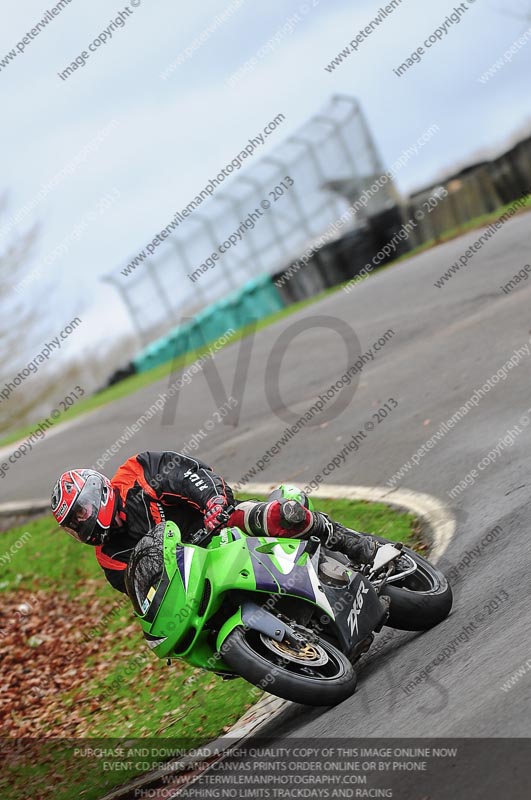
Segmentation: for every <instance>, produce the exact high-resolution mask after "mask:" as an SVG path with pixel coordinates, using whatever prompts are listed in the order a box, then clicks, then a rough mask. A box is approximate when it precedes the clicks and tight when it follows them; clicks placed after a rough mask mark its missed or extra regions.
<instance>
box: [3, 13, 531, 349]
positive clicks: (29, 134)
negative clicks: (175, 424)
mask: <svg viewBox="0 0 531 800" xmlns="http://www.w3.org/2000/svg"><path fill="white" fill-rule="evenodd" d="M133 2H138V5H136V6H135V7H133V5H131V6H129V9H130V13H129V15H128V16H127V18H126V19H125V25H124V26H123V27H122V28H118V27H117V28H116V30H114V32H113V35H112V39H110V41H108V42H107V43H106V45H105V46H103V47H100V48H99V49H98V51H97V52H95V53H91V54H90V57H89V59H88V61H87V63H86V65H85V66H84V67H83V68H81V67H80V68H79V69H77V70H76V71H75V72H74V73H73V74H72V75H71V76H70V77H69V78H68V80H66V81H63V80H61V79H60V78H59V77H58V74H57V73H58V72H60V71H62V70H64V69H65V68H66V67H67V66H68V65H69V64H70V63H71V62H72V61H73V60H74V59H75V58H76V57H77V56H78V55H79V53H80V52H82V51H83V50H88V44H89V43H90V42H91V41H93V40H94V39H95V37H96V36H98V35H99V34H100V33H101V32H102V31H104V30H105V29H106V28H108V26H109V25H110V23H111V21H112V20H113V19H115V18H116V16H117V14H118V12H120V11H121V10H123V9H124V8H125V5H123V4H122V5H121V4H120V3H119V2H117V3H114V2H109V0H71V2H70V4H69V5H68V6H67V7H66V8H64V9H63V10H62V11H61V13H60V15H58V16H56V17H55V18H54V19H53V21H52V22H51V23H50V24H49V25H48V26H46V28H45V29H44V30H43V31H42V32H41V33H40V34H39V35H38V36H37V37H36V38H34V39H33V40H32V41H29V40H28V41H29V44H27V45H26V47H25V49H24V52H23V53H19V54H18V55H17V57H16V58H15V59H13V60H11V61H10V62H9V63H7V65H6V66H3V67H2V68H1V70H0V92H1V93H2V126H1V129H0V137H1V145H2V146H1V152H2V155H3V159H2V171H1V179H0V190H5V191H7V192H8V193H9V200H10V204H9V207H8V209H7V211H6V213H5V215H4V217H3V218H0V231H1V230H2V225H4V226H5V224H6V219H7V220H9V218H10V217H11V215H13V214H15V213H16V212H17V210H18V209H20V208H21V207H22V206H24V205H25V204H27V203H28V202H31V201H32V198H34V197H35V196H36V195H37V194H38V192H39V190H40V189H41V187H42V185H43V184H46V183H49V182H50V181H51V180H52V179H53V177H54V175H57V174H58V173H60V171H61V170H62V169H63V168H64V167H65V165H66V164H67V163H68V162H69V161H71V160H72V159H73V158H75V157H76V155H77V154H79V153H80V151H82V149H83V147H85V146H86V145H87V144H89V143H90V142H93V141H94V139H95V137H97V136H98V135H99V134H100V133H101V131H102V130H106V129H107V130H108V128H107V126H109V124H112V125H113V127H112V129H111V130H110V132H109V131H108V133H107V135H106V136H105V137H104V139H103V141H102V142H101V143H100V145H99V147H98V149H97V152H95V153H94V154H92V155H91V156H89V157H88V158H87V159H86V160H85V161H84V162H83V163H82V164H80V165H79V167H78V168H77V170H76V171H75V174H74V175H72V176H70V177H66V178H65V179H64V180H62V181H61V182H59V184H58V185H57V187H56V188H55V189H54V190H53V191H50V192H49V193H48V195H47V197H46V198H45V199H44V200H42V201H41V202H40V203H39V204H38V205H37V207H36V208H35V210H34V212H33V219H34V220H35V221H38V222H39V223H40V224H41V235H40V238H39V241H38V245H37V247H36V249H35V254H34V262H33V268H34V269H36V270H42V272H40V273H39V272H38V273H37V275H36V277H35V280H34V281H33V282H32V284H31V286H30V287H29V288H28V291H31V292H37V293H38V294H39V296H40V297H41V298H43V299H44V297H45V299H46V302H45V303H43V308H42V310H43V313H42V338H43V339H44V338H46V336H47V335H49V336H54V335H56V334H57V332H58V329H60V328H61V323H62V322H63V321H64V322H65V323H66V322H67V321H68V320H69V319H71V318H72V316H74V315H75V314H77V313H81V315H82V316H83V317H84V319H86V320H93V321H96V324H93V322H91V323H90V324H89V325H87V324H85V325H83V326H82V328H81V329H80V330H79V332H78V333H76V335H75V336H72V337H71V338H70V340H69V343H68V347H65V353H66V354H67V355H68V353H72V352H74V351H79V350H80V348H83V347H86V346H87V344H89V343H90V342H92V343H94V341H98V340H101V338H102V337H104V336H107V335H109V331H110V330H111V329H110V327H109V326H108V325H107V324H105V325H104V323H103V315H105V316H108V315H111V316H112V317H113V318H114V319H115V325H114V326H113V330H114V331H115V332H119V331H124V330H128V322H127V316H126V314H125V312H124V310H123V306H122V304H121V301H120V300H119V298H118V295H117V294H116V292H115V291H114V290H112V289H111V288H110V287H105V286H104V285H102V284H101V281H100V280H99V277H100V276H101V275H102V274H104V273H106V272H108V271H109V270H111V269H114V268H116V267H119V266H123V264H124V262H125V263H127V261H128V260H129V259H130V257H131V256H132V255H134V254H135V253H136V252H137V251H138V250H139V249H141V248H142V247H143V246H144V245H145V243H146V242H147V241H149V240H150V239H151V238H152V236H153V235H154V234H155V233H156V232H157V231H159V230H160V229H161V228H162V227H164V226H165V225H166V224H167V223H168V221H169V220H170V219H171V218H172V217H173V215H174V213H175V211H176V210H177V209H178V208H180V207H182V206H183V205H186V204H187V203H188V202H189V200H190V199H191V197H193V196H194V195H195V193H196V191H197V190H199V189H200V188H201V187H202V186H203V185H204V184H205V183H206V181H207V180H208V178H209V177H210V176H211V175H212V174H213V173H214V174H215V173H216V172H218V170H219V169H220V168H221V166H223V165H224V164H226V163H227V162H228V161H230V160H231V159H232V158H233V157H234V155H235V154H236V152H238V150H239V149H240V145H241V144H242V143H245V142H246V141H247V139H248V138H249V137H252V136H254V135H256V133H257V132H258V131H259V130H261V129H262V128H263V126H264V125H265V124H266V123H267V122H268V121H269V120H270V119H272V118H273V117H274V116H275V115H276V114H278V113H279V112H282V113H284V114H285V115H286V122H285V123H284V125H283V126H282V130H281V132H279V133H278V134H277V135H275V136H272V137H271V138H270V139H269V140H268V142H267V144H266V147H264V150H263V151H262V152H264V153H265V151H266V149H268V148H270V147H274V146H275V145H276V144H278V143H279V142H280V141H281V139H282V138H283V137H284V136H287V135H289V134H290V133H291V132H292V131H294V130H295V129H296V128H298V127H299V126H300V125H301V124H302V123H304V122H305V121H306V120H307V119H308V118H309V117H310V116H311V115H312V114H314V113H316V112H317V111H319V109H320V108H322V107H323V105H325V104H326V102H327V101H328V99H329V98H330V96H331V95H332V94H334V93H346V94H350V95H353V96H355V97H357V98H358V99H359V100H360V102H361V104H362V106H363V109H364V112H365V114H366V117H367V119H368V121H369V124H370V126H371V128H372V131H373V134H374V136H375V139H376V142H377V144H378V147H379V149H380V152H381V154H382V156H383V158H384V162H386V163H391V162H392V161H393V160H394V159H395V158H397V157H398V156H399V155H400V153H401V151H402V150H403V149H405V148H407V147H409V146H410V145H411V144H412V143H414V142H415V140H416V139H417V137H418V136H419V135H420V134H421V133H422V132H423V131H425V130H426V129H427V128H428V127H430V126H431V125H433V124H436V125H438V126H439V128H440V131H439V133H438V134H437V136H436V137H434V139H433V140H432V141H431V142H430V144H429V146H427V147H426V148H424V149H423V150H422V152H421V153H420V154H419V156H418V157H417V158H415V159H413V160H412V161H411V162H410V163H409V164H408V165H407V167H406V168H404V170H403V171H402V172H401V173H400V175H399V180H398V183H399V188H400V189H401V190H402V191H407V190H408V189H411V188H413V187H415V186H418V185H420V184H424V183H427V182H429V181H430V180H431V179H432V178H434V177H435V176H436V175H437V174H438V173H440V171H441V170H443V169H444V168H447V167H451V166H452V165H453V164H455V163H456V162H460V163H463V162H464V161H466V160H467V158H468V157H469V156H471V154H474V153H476V152H477V151H478V150H480V149H481V148H485V147H487V148H488V147H493V146H496V145H499V144H503V142H504V141H506V140H507V139H508V137H510V136H511V134H512V133H513V132H514V131H515V130H516V129H518V128H522V127H523V126H524V125H525V124H526V123H529V121H530V119H531V108H530V96H529V75H530V72H531V69H530V68H531V39H530V44H529V45H527V46H526V47H523V48H522V49H521V50H520V51H519V52H518V53H517V54H516V55H515V57H514V60H513V61H512V63H509V64H506V65H505V66H504V67H503V69H502V70H500V72H499V73H498V74H497V75H496V76H495V77H493V78H492V79H491V80H490V81H488V82H487V83H486V84H482V83H480V82H479V80H478V78H479V76H480V75H482V73H483V72H484V71H485V70H486V69H488V67H489V66H491V65H492V64H493V63H494V62H495V61H496V59H498V58H500V57H503V54H504V52H505V51H506V50H507V48H509V47H510V46H511V44H512V43H513V42H514V41H515V40H516V39H517V38H518V37H519V36H520V35H521V34H522V33H523V32H525V31H526V30H527V29H528V28H529V27H530V26H531V21H528V22H525V20H524V19H521V18H518V17H514V16H511V15H509V13H508V10H509V9H515V10H524V9H525V8H527V7H528V6H529V5H530V4H529V3H526V2H518V0H515V2H513V3H512V2H510V0H477V2H472V0H469V2H468V3H463V4H462V5H463V6H467V9H466V13H464V14H463V16H462V20H461V22H460V23H459V24H453V25H452V26H451V27H449V28H448V32H447V34H446V35H445V36H444V38H443V39H442V41H440V42H438V43H437V45H436V46H435V47H433V48H431V49H430V50H428V51H426V53H425V55H424V56H423V58H422V61H421V62H420V63H418V64H415V65H414V66H413V67H411V68H410V69H408V71H407V72H406V74H404V75H403V76H402V77H400V78H399V77H397V76H396V75H395V74H394V73H393V68H396V67H398V65H400V64H401V63H402V62H404V61H405V60H406V59H407V57H408V56H409V55H410V54H411V52H412V51H414V50H416V49H417V48H418V47H419V45H421V44H422V42H423V41H424V40H425V39H426V37H428V36H429V35H430V34H432V33H433V31H434V30H435V29H436V28H437V27H438V26H440V25H441V24H442V23H443V22H444V20H445V18H446V17H447V15H448V14H450V13H451V12H452V11H453V10H454V8H455V7H456V6H459V3H454V2H448V0H430V2H426V0H403V2H402V3H401V4H400V6H399V7H398V8H397V9H396V10H395V11H394V12H393V13H392V14H390V15H389V16H388V17H387V18H386V19H385V20H384V21H383V22H382V24H381V25H380V26H379V28H378V29H377V30H375V31H374V33H372V35H371V36H370V37H369V38H367V39H366V40H365V41H363V42H362V43H361V44H360V46H359V48H358V52H357V53H355V54H352V55H351V56H350V57H349V58H348V59H346V60H345V61H344V63H343V64H341V65H340V66H338V67H337V68H336V70H335V71H333V72H332V73H329V72H327V71H326V70H325V69H324V67H325V65H326V64H327V63H329V62H330V61H331V60H332V59H333V58H334V57H335V56H336V55H337V54H338V52H340V51H341V50H342V49H343V48H344V47H345V46H346V45H347V44H348V42H349V41H350V40H351V39H353V38H354V37H355V36H356V34H357V33H358V32H359V30H360V29H362V28H363V27H365V26H366V25H367V24H368V23H369V22H370V20H371V19H372V18H373V17H374V15H375V14H377V13H378V10H379V8H380V7H381V3H380V2H375V1H369V0H367V1H366V2H363V0H360V1H359V2H356V3H353V2H352V0H295V1H292V0H282V1H280V0H269V2H268V3H258V2H256V0H255V1H254V2H252V0H241V2H239V0H233V9H234V11H233V13H232V14H231V15H230V17H228V18H227V20H226V21H225V22H224V24H222V25H220V26H219V27H218V29H217V30H216V31H215V32H214V33H212V34H211V35H210V36H209V37H208V38H207V40H206V41H205V42H204V43H203V45H202V46H201V47H200V48H199V49H198V50H197V51H196V52H195V53H194V54H193V56H192V57H191V58H189V59H187V60H186V61H185V62H184V63H183V64H181V65H179V66H177V68H176V69H175V70H174V71H173V72H172V73H171V75H169V77H167V79H166V80H163V79H162V78H161V74H162V73H163V72H164V71H165V70H167V69H168V67H169V66H170V65H171V64H172V63H175V61H176V59H177V57H178V55H179V53H181V52H182V51H183V50H184V49H185V48H186V47H187V46H188V45H189V43H190V42H191V41H192V40H193V39H194V38H195V37H196V36H198V35H199V34H201V32H202V31H205V30H206V29H207V28H208V26H209V25H210V24H211V23H212V21H213V19H214V18H215V17H216V15H217V14H218V15H219V14H223V13H225V12H226V11H227V9H228V7H229V6H230V5H231V2H230V0H201V2H200V3H186V2H176V0H157V2H155V1H154V0H141V2H140V1H139V0H133ZM53 7H54V0H50V2H49V4H46V3H45V2H44V0H24V2H23V3H21V2H20V0H3V2H2V9H1V14H2V24H1V25H0V61H1V59H2V58H4V56H5V55H6V54H7V53H9V51H10V50H11V49H12V48H16V46H17V43H18V42H19V41H21V40H22V39H23V37H24V36H25V34H26V33H27V32H28V31H31V29H32V27H34V25H35V23H36V22H38V21H39V20H40V19H41V18H42V16H43V15H44V12H45V11H46V9H47V8H53ZM502 8H503V9H504V10H503V11H502V10H500V9H502ZM294 15H297V17H294ZM124 17H125V14H124ZM290 18H291V19H292V26H293V32H292V33H291V35H288V36H284V38H282V40H281V41H280V42H279V44H278V46H277V47H276V48H275V49H274V50H273V52H271V53H268V54H267V55H265V56H264V57H262V58H260V59H259V63H258V65H257V66H256V68H255V69H254V70H253V71H252V72H250V73H249V74H248V75H247V76H246V77H245V78H244V79H242V80H241V81H240V82H239V83H238V84H237V86H236V87H235V88H233V89H231V88H230V87H229V86H228V85H227V79H228V78H229V77H230V76H231V75H232V74H233V73H234V72H235V71H237V70H238V69H240V68H241V67H242V65H243V64H244V63H245V62H246V61H248V60H249V59H251V58H252V57H253V56H256V54H257V52H258V51H259V50H260V48H261V47H262V46H263V45H264V44H265V43H266V42H267V41H268V39H270V38H271V37H273V36H274V35H275V33H276V32H277V30H278V29H279V28H281V27H282V26H284V25H285V24H286V23H287V21H288V20H289V19H290ZM294 19H295V24H293V20H294ZM105 197H107V198H110V199H111V202H110V208H109V209H108V210H107V211H106V212H104V213H100V212H99V210H97V209H98V208H99V205H100V204H101V202H102V198H105ZM95 212H96V215H97V216H96V218H95V217H94V213H95ZM87 215H91V222H90V224H89V225H88V228H87V230H86V231H85V233H84V234H83V235H82V236H81V237H80V238H79V240H78V241H73V242H72V243H71V244H70V246H69V249H68V252H67V253H65V254H64V255H63V257H61V258H60V259H58V260H57V261H56V263H55V264H53V265H52V266H48V267H46V268H42V260H43V259H44V258H45V257H46V256H47V255H48V254H49V253H50V252H51V251H53V249H54V248H56V247H57V245H58V244H59V243H60V242H61V241H62V240H65V237H69V236H70V235H71V233H72V231H73V230H74V229H75V226H76V225H78V224H79V223H80V222H81V221H83V220H86V219H87V218H88V217H87ZM30 219H31V217H28V218H27V221H29V220H30ZM21 227H22V229H23V228H24V225H22V226H21ZM10 235H11V232H10V233H7V234H6V233H5V232H4V235H3V236H2V235H0V249H3V248H4V247H5V246H6V244H7V242H8V241H9V238H10ZM39 265H40V266H39ZM44 292H46V294H45V295H44V294H43V293H44ZM4 301H5V302H4V309H5V307H6V306H7V307H8V308H9V307H11V305H10V304H9V303H8V302H6V298H4ZM94 304H95V305H94ZM89 307H92V310H89ZM94 309H96V310H94ZM98 315H99V316H98ZM39 335H40V334H39Z"/></svg>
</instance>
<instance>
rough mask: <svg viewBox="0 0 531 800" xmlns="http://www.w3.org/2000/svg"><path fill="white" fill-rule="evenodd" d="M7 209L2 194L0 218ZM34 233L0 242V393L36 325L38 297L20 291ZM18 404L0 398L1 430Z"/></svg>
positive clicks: (32, 231) (35, 231) (34, 231)
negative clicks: (3, 242) (5, 242)
mask: <svg viewBox="0 0 531 800" xmlns="http://www.w3.org/2000/svg"><path fill="white" fill-rule="evenodd" d="M6 208H7V201H6V198H5V196H4V197H2V198H0V219H1V217H2V216H3V215H4V214H5V211H6ZM37 233H38V231H37V226H36V225H35V226H33V227H31V228H29V229H28V230H26V231H25V232H24V233H21V234H16V233H15V234H13V235H12V234H11V233H9V235H10V237H11V238H10V240H9V241H8V242H7V244H5V245H2V243H1V242H0V392H1V391H2V389H3V387H4V385H5V383H6V382H7V381H9V380H11V378H12V375H11V372H12V370H13V369H14V367H15V365H16V363H17V355H20V353H21V350H23V348H24V347H25V346H26V344H27V343H28V342H29V341H30V339H31V335H32V332H33V331H34V330H35V327H36V326H37V325H38V320H39V317H38V314H36V307H35V306H36V303H37V301H38V300H40V299H41V298H37V297H35V296H33V297H31V296H30V295H28V294H27V293H25V292H24V291H21V290H20V286H23V283H24V279H25V278H27V276H28V273H29V272H30V258H31V252H32V248H33V245H34V243H35V240H36V238H37ZM17 403H18V405H17V406H15V404H14V403H13V402H9V398H7V399H6V398H1V399H0V430H2V429H3V428H5V427H6V422H7V419H8V418H12V414H13V409H14V408H15V407H18V408H20V404H21V403H20V397H19V398H18V400H17Z"/></svg>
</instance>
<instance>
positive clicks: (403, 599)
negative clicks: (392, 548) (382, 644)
mask: <svg viewBox="0 0 531 800" xmlns="http://www.w3.org/2000/svg"><path fill="white" fill-rule="evenodd" d="M373 538H374V539H377V540H378V541H379V542H380V543H381V544H385V543H386V542H387V540H386V539H380V538H379V537H376V536H374V537H373ZM391 544H392V542H391ZM403 552H404V553H405V554H406V555H408V556H409V557H410V558H412V559H413V560H414V561H415V563H416V565H417V569H416V571H415V572H413V573H412V574H411V575H407V576H406V577H405V578H404V579H403V580H402V581H397V582H396V583H388V584H387V585H386V586H385V587H384V589H383V592H382V594H384V595H385V594H386V595H388V596H389V597H390V598H391V606H390V612H389V619H388V620H387V622H386V625H388V626H389V627H390V628H397V629H398V630H402V631H427V630H429V629H430V628H433V627H434V626H435V625H438V624H439V623H440V622H442V621H443V620H444V619H446V617H447V616H448V614H449V613H450V611H451V609H452V602H453V595H452V589H451V587H450V585H449V584H448V581H447V580H446V577H445V575H443V573H442V572H441V571H440V570H439V569H437V567H434V566H433V564H430V562H429V561H427V560H426V559H425V558H423V557H422V556H420V555H419V554H418V553H416V552H415V551H414V550H410V549H409V548H408V547H404V549H403Z"/></svg>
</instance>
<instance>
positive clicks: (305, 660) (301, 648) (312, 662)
mask: <svg viewBox="0 0 531 800" xmlns="http://www.w3.org/2000/svg"><path fill="white" fill-rule="evenodd" d="M260 639H261V640H262V642H263V643H264V644H265V646H266V647H267V648H268V650H271V651H272V652H273V653H275V654H276V655H277V656H278V655H280V656H282V658H285V659H287V660H288V661H293V662H294V663H295V664H304V665H305V666H312V667H322V666H323V665H324V664H327V663H328V661H329V658H328V653H327V652H326V650H325V649H324V648H323V647H321V645H319V644H316V643H314V642H303V641H301V643H300V645H295V644H293V643H292V642H287V641H282V642H277V641H276V639H271V638H270V637H269V636H266V635H265V634H264V633H261V634H260Z"/></svg>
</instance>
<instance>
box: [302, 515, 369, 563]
mask: <svg viewBox="0 0 531 800" xmlns="http://www.w3.org/2000/svg"><path fill="white" fill-rule="evenodd" d="M313 517H314V523H313V525H312V528H311V530H310V531H309V532H308V534H307V535H308V536H318V537H319V539H321V541H322V543H323V544H324V546H325V547H327V548H328V549H329V550H335V551H338V552H340V553H344V554H345V555H346V556H347V558H349V559H350V560H351V561H353V562H354V563H355V564H372V562H373V560H374V556H375V555H376V551H377V549H378V544H377V542H376V541H375V540H374V539H371V537H370V536H365V535H364V534H362V533H358V532H357V531H353V530H350V528H345V526H344V525H341V524H340V523H339V522H334V520H331V519H330V518H329V517H328V516H327V515H326V514H323V513H322V512H320V511H314V512H313Z"/></svg>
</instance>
